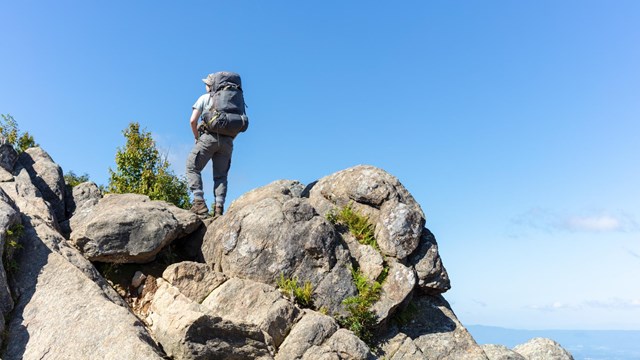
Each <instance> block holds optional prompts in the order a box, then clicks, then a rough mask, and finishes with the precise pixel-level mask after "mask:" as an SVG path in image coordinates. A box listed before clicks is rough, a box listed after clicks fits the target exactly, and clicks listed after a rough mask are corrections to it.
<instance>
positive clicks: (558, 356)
mask: <svg viewBox="0 0 640 360" xmlns="http://www.w3.org/2000/svg"><path fill="white" fill-rule="evenodd" d="M513 351H515V352H517V353H518V354H520V355H522V356H523V357H524V358H525V359H527V360H543V359H554V360H573V356H571V354H570V353H569V352H568V351H567V350H565V349H563V348H562V346H560V344H558V343H557V342H555V341H553V340H551V339H545V338H534V339H531V340H529V341H527V342H526V343H524V344H522V345H518V346H516V347H514V348H513Z"/></svg>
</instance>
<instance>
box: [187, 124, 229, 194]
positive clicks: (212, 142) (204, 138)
mask: <svg viewBox="0 0 640 360" xmlns="http://www.w3.org/2000/svg"><path fill="white" fill-rule="evenodd" d="M231 153H233V138H232V137H230V136H225V135H211V134H207V133H205V134H202V135H201V136H200V138H199V139H198V142H196V145H195V146H194V147H193V149H192V150H191V153H190V154H189V157H187V183H188V184H189V189H191V191H192V192H193V197H194V199H204V191H203V190H202V175H201V174H200V173H201V172H202V169H204V167H205V166H206V165H207V163H208V162H209V160H213V193H214V194H215V196H216V205H224V200H225V197H226V196H227V174H228V173H229V168H230V167H231Z"/></svg>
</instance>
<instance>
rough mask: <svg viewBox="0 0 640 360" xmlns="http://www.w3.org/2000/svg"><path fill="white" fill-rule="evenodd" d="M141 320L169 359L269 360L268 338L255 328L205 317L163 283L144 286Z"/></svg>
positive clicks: (202, 310)
mask: <svg viewBox="0 0 640 360" xmlns="http://www.w3.org/2000/svg"><path fill="white" fill-rule="evenodd" d="M142 301H143V303H146V304H147V305H145V306H143V308H144V309H145V310H144V313H143V314H141V316H143V318H144V320H145V322H146V323H147V325H148V326H149V328H150V329H151V331H152V333H153V334H154V336H155V338H156V340H157V341H158V342H159V343H160V344H161V345H162V348H163V349H164V351H165V352H166V353H167V355H169V356H170V357H171V358H172V359H176V360H182V359H185V360H186V359H194V360H196V359H197V360H201V359H202V360H204V359H238V360H240V359H265V360H266V359H272V358H273V357H272V355H271V354H272V350H271V349H269V347H268V346H267V336H268V335H266V334H265V333H264V332H263V331H261V330H260V329H259V328H258V327H257V326H255V325H250V324H244V323H233V322H231V321H228V320H225V319H222V318H221V317H219V316H214V315H211V314H209V313H207V310H206V309H205V308H204V307H203V306H202V305H200V304H198V303H196V302H194V301H193V300H191V299H189V298H187V297H186V296H184V295H183V294H181V293H180V291H179V290H178V289H177V288H175V287H173V286H171V285H170V284H169V283H168V282H166V281H165V280H163V279H161V278H160V279H157V280H156V281H155V286H149V284H147V285H146V286H145V291H144V293H143V300H142Z"/></svg>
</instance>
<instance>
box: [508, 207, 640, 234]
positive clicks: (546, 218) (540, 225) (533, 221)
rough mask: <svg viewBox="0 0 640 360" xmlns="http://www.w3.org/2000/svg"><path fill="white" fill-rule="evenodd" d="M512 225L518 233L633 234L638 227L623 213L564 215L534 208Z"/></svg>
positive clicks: (630, 217)
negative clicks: (523, 230)
mask: <svg viewBox="0 0 640 360" xmlns="http://www.w3.org/2000/svg"><path fill="white" fill-rule="evenodd" d="M511 222H512V225H513V226H515V227H516V228H517V229H516V230H515V232H516V233H520V232H521V231H522V228H530V229H535V230H538V231H544V232H548V233H551V232H558V231H567V232H590V233H607V232H634V231H639V230H640V226H638V223H637V222H636V221H635V219H634V218H633V217H632V216H630V215H627V214H624V213H609V212H590V213H586V214H566V213H560V212H557V211H553V210H548V209H542V208H534V209H530V210H528V211H527V212H525V213H523V214H521V215H519V216H517V217H516V218H514V219H512V221H511Z"/></svg>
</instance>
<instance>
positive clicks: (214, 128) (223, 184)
mask: <svg viewBox="0 0 640 360" xmlns="http://www.w3.org/2000/svg"><path fill="white" fill-rule="evenodd" d="M202 81H203V82H204V83H205V88H206V91H207V93H206V94H204V95H202V96H200V97H199V98H198V100H197V101H196V103H195V104H193V111H192V113H191V118H190V123H191V131H192V132H193V136H194V138H195V146H194V147H193V149H192V150H191V153H190V154H189V157H188V158H187V182H188V184H189V189H190V190H191V191H192V192H193V206H192V207H191V211H192V212H194V213H195V214H198V215H201V216H206V215H208V213H209V209H208V208H207V204H206V203H205V200H204V191H203V190H202V176H201V172H202V169H203V168H204V167H205V166H206V165H207V163H208V162H209V160H212V161H213V181H214V185H213V192H214V195H215V207H214V217H217V216H220V215H222V213H223V212H224V201H225V197H226V195H227V174H228V173H229V168H230V167H231V154H232V153H233V139H234V138H235V137H236V135H237V134H238V133H239V132H243V131H245V130H246V129H247V127H248V124H249V119H248V118H247V116H246V114H245V105H244V96H243V94H242V83H241V81H240V76H239V75H238V74H236V73H232V72H226V71H223V72H217V73H214V74H209V75H208V76H207V77H206V78H205V79H202ZM200 117H202V122H201V123H200V125H198V119H199V118H200Z"/></svg>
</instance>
